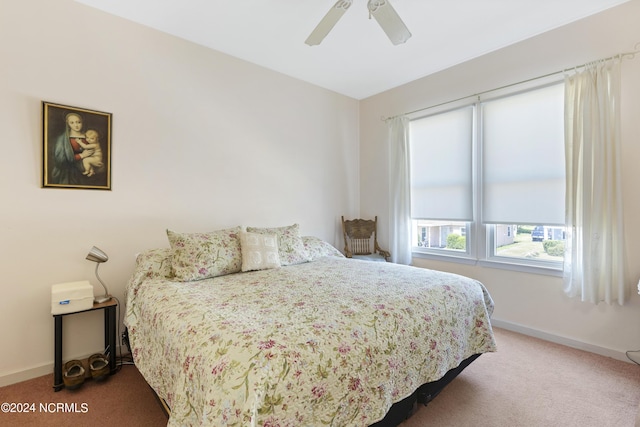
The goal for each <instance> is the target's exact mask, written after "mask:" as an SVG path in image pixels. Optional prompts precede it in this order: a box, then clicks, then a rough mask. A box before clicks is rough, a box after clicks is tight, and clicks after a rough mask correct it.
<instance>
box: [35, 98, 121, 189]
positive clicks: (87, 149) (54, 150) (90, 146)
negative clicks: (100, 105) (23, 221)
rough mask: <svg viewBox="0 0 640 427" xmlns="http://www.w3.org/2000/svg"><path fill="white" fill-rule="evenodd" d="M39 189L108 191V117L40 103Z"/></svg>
mask: <svg viewBox="0 0 640 427" xmlns="http://www.w3.org/2000/svg"><path fill="white" fill-rule="evenodd" d="M42 119H43V120H42V136H43V138H42V139H43V144H42V156H43V160H42V186H43V187H57V188H85V189H94V190H111V113H103V112H100V111H93V110H87V109H86V108H78V107H70V106H68V105H60V104H54V103H51V102H45V101H42Z"/></svg>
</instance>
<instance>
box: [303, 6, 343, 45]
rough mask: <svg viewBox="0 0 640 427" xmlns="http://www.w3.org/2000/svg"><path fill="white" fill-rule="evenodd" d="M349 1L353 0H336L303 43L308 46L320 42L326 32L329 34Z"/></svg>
mask: <svg viewBox="0 0 640 427" xmlns="http://www.w3.org/2000/svg"><path fill="white" fill-rule="evenodd" d="M351 3H353V0H338V1H337V2H336V4H334V5H333V7H332V8H331V9H329V12H327V14H326V15H325V16H324V18H322V20H321V21H320V23H319V24H318V25H317V26H316V28H315V29H314V30H313V31H312V32H311V34H310V35H309V37H307V40H305V43H306V44H308V45H309V46H315V45H318V44H320V43H321V42H322V40H324V38H325V37H326V36H327V34H329V31H331V29H332V28H333V27H334V25H336V22H338V21H339V20H340V18H342V15H344V13H345V12H346V11H347V9H349V7H351Z"/></svg>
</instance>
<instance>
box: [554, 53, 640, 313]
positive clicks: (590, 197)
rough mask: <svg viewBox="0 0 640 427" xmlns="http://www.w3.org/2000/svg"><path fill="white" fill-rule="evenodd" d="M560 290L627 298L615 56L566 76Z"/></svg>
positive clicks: (594, 298) (591, 297)
mask: <svg viewBox="0 0 640 427" xmlns="http://www.w3.org/2000/svg"><path fill="white" fill-rule="evenodd" d="M565 144H566V149H565V158H566V168H567V171H566V172H567V173H566V221H567V240H566V247H565V256H564V291H565V293H566V294H567V295H569V296H570V297H580V298H581V300H582V301H588V302H591V303H593V304H597V303H598V302H600V301H605V302H606V303H608V304H611V303H612V302H614V301H617V302H618V304H620V305H622V304H624V302H625V299H626V297H627V293H628V292H627V289H626V287H625V284H624V270H625V268H624V240H623V239H624V232H623V222H622V194H621V169H620V154H621V153H620V60H619V59H614V60H609V61H600V62H597V63H594V64H590V65H589V66H587V67H586V68H585V69H584V71H582V72H579V73H576V74H574V75H571V76H567V77H566V79H565Z"/></svg>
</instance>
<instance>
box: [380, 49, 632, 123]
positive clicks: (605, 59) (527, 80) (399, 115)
mask: <svg viewBox="0 0 640 427" xmlns="http://www.w3.org/2000/svg"><path fill="white" fill-rule="evenodd" d="M639 47H640V43H636V44H635V46H634V47H633V51H631V52H624V53H619V54H617V55H613V56H609V57H607V58H603V59H598V60H595V61H590V62H587V63H584V64H582V65H576V66H574V67H570V68H565V69H562V70H560V71H554V72H553V73H548V74H545V75H542V76H538V77H532V78H530V79H526V80H522V81H519V82H516V83H510V84H508V85H504V86H500V87H497V88H494V89H488V90H484V91H482V92H478V93H474V94H473V95H468V96H463V97H460V98H456V99H452V100H450V101H445V102H441V103H439V104H435V105H431V106H429V107H424V108H418V109H417V110H413V111H409V112H406V113H402V114H397V115H395V116H390V117H386V118H385V117H381V118H380V119H381V120H382V121H384V122H386V121H388V120H391V119H395V118H396V117H401V116H406V115H409V114H415V113H419V112H421V111H426V110H430V109H432V108H437V107H441V106H443V105H447V104H453V103H454V102H458V101H462V100H463V99H467V98H473V97H479V96H481V95H485V94H487V93H490V92H495V91H498V90H502V89H507V88H510V87H512V86H517V85H521V84H525V83H529V82H533V81H536V80H541V79H545V78H547V77H551V76H555V75H556V74H561V73H566V72H568V71H570V70H577V69H578V68H584V67H587V66H588V65H590V64H593V63H594V62H600V61H609V60H611V59H614V58H620V60H622V59H624V58H625V57H628V58H629V59H633V58H635V56H636V54H638V53H640V49H639Z"/></svg>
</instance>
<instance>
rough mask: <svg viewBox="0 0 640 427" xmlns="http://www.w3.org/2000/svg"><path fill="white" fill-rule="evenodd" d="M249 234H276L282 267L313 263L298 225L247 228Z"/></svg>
mask: <svg viewBox="0 0 640 427" xmlns="http://www.w3.org/2000/svg"><path fill="white" fill-rule="evenodd" d="M247 231H248V232H249V233H259V234H276V235H277V236H278V254H279V255H280V264H281V265H283V266H284V265H293V264H301V263H303V262H309V261H311V258H310V257H309V254H308V253H307V250H306V249H305V248H304V243H302V238H301V237H300V226H299V225H298V224H293V225H289V226H286V227H277V228H257V227H247Z"/></svg>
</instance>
